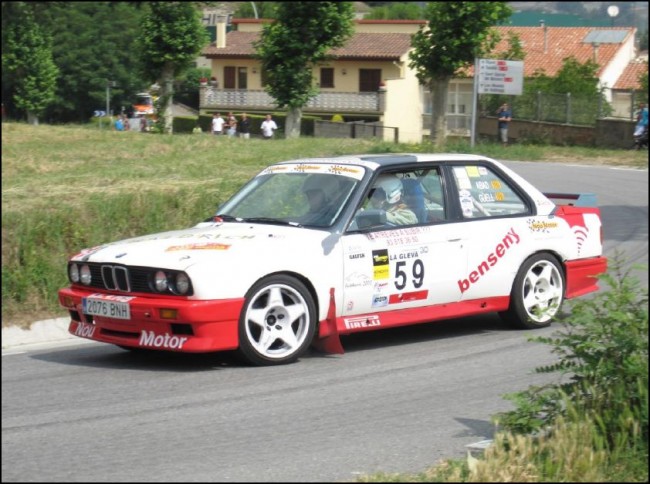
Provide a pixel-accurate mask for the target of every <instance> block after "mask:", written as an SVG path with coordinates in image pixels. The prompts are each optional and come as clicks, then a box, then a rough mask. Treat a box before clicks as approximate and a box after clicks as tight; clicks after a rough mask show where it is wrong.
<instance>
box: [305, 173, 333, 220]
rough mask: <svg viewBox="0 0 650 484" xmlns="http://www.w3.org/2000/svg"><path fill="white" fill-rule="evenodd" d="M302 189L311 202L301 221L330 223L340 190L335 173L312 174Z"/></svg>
mask: <svg viewBox="0 0 650 484" xmlns="http://www.w3.org/2000/svg"><path fill="white" fill-rule="evenodd" d="M302 191H303V193H304V194H305V197H306V198H307V202H308V203H309V209H308V211H307V213H305V214H304V215H303V216H302V217H300V220H299V222H300V223H303V224H307V225H329V224H330V222H331V219H330V218H329V217H331V214H332V213H333V212H332V210H334V207H333V202H334V201H335V199H336V196H337V194H338V191H339V182H338V180H337V177H336V176H334V175H325V174H312V175H309V176H308V177H307V179H306V180H305V183H304V184H303V186H302Z"/></svg>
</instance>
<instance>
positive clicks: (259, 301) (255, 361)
mask: <svg viewBox="0 0 650 484" xmlns="http://www.w3.org/2000/svg"><path fill="white" fill-rule="evenodd" d="M316 326H317V320H316V306H315V304H314V300H313V298H312V296H311V294H310V292H309V291H308V290H307V288H306V287H305V285H304V284H303V283H301V282H300V281H298V280H297V279H295V278H294V277H290V276H286V275H275V276H270V277H267V278H265V279H262V280H260V281H259V282H257V283H256V284H255V285H253V287H251V289H250V290H249V291H248V292H247V293H246V298H245V302H244V307H243V308H242V312H241V315H240V318H239V348H238V354H239V356H240V357H241V358H242V359H243V360H244V361H246V362H247V363H250V364H252V365H256V366H271V365H283V364H288V363H293V362H295V361H296V360H297V359H298V358H300V356H302V355H303V354H304V353H305V351H307V349H308V348H309V346H310V345H311V343H312V339H313V338H314V334H315V333H316Z"/></svg>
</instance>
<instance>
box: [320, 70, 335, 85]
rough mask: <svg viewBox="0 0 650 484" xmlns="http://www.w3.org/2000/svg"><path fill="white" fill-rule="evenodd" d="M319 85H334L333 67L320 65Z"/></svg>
mask: <svg viewBox="0 0 650 484" xmlns="http://www.w3.org/2000/svg"><path fill="white" fill-rule="evenodd" d="M320 87H334V69H333V68H332V67H321V69H320Z"/></svg>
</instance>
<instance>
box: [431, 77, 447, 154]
mask: <svg viewBox="0 0 650 484" xmlns="http://www.w3.org/2000/svg"><path fill="white" fill-rule="evenodd" d="M448 89H449V78H448V77H445V78H443V79H433V80H432V81H431V83H430V84H429V90H430V91H431V104H432V106H431V142H432V143H433V144H434V145H435V146H440V147H441V146H443V145H444V144H445V141H446V139H447V122H446V121H447V118H446V116H445V113H446V112H447V91H448Z"/></svg>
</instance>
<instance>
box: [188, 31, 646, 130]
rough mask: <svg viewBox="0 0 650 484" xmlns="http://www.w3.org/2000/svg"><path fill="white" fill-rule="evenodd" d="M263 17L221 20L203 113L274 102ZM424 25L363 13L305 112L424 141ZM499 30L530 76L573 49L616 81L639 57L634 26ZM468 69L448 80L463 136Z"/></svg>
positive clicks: (325, 68)
mask: <svg viewBox="0 0 650 484" xmlns="http://www.w3.org/2000/svg"><path fill="white" fill-rule="evenodd" d="M264 22H268V20H263V19H262V20H258V19H232V24H233V29H232V30H231V31H230V32H226V25H225V23H224V22H221V23H218V24H217V35H216V42H215V43H213V44H211V45H210V46H208V47H206V48H205V49H204V50H203V55H204V56H205V57H206V58H207V59H209V60H210V61H211V63H212V65H211V67H212V75H213V76H214V77H216V78H217V80H218V86H206V87H202V88H201V93H200V106H199V107H200V111H201V113H203V114H209V113H212V112H215V111H222V112H223V111H240V112H241V111H247V112H249V113H266V112H268V111H270V110H274V109H275V105H274V100H273V98H271V97H270V96H269V95H268V94H267V93H266V92H265V91H264V73H263V72H261V69H260V64H259V61H258V60H256V59H255V58H254V48H253V43H254V42H255V41H256V40H258V39H259V36H260V32H261V30H262V26H263V24H264ZM424 26H426V22H425V21H423V20H356V21H355V32H354V34H353V35H352V37H351V38H350V39H349V40H348V42H347V43H346V44H345V45H344V46H343V47H341V48H339V49H335V50H333V51H332V52H331V54H332V55H333V58H332V60H330V61H328V62H324V63H322V64H320V65H318V66H317V67H316V68H315V69H314V71H313V74H314V83H315V84H316V85H317V86H318V87H319V90H320V93H319V95H318V96H317V97H316V98H314V99H313V100H312V101H310V102H309V104H308V105H307V106H305V107H304V109H303V112H304V114H313V115H319V116H322V117H323V118H324V119H329V118H330V117H331V116H333V115H334V114H339V115H342V116H343V117H344V119H346V118H352V119H364V120H365V121H368V122H372V121H375V122H377V123H380V124H381V125H383V126H385V127H396V128H399V140H400V141H402V142H420V141H422V139H423V137H427V136H428V135H429V126H430V116H431V101H430V96H429V93H428V92H427V91H426V90H425V88H424V87H423V86H421V85H420V84H419V82H418V80H417V78H416V76H415V71H414V70H413V69H410V68H409V66H408V64H409V57H408V54H409V51H410V50H411V36H412V35H413V34H414V33H415V32H417V31H418V30H419V29H420V28H421V27H424ZM497 30H498V31H499V32H500V34H501V36H502V40H501V42H500V43H499V44H498V45H497V46H496V48H495V50H494V52H493V53H494V55H496V56H498V53H499V52H503V51H505V50H507V48H508V43H507V38H508V36H509V35H510V33H515V34H517V35H518V36H519V38H520V41H521V43H522V45H523V49H524V51H525V52H526V57H525V59H524V76H531V75H532V74H533V73H534V72H537V71H540V70H543V71H544V72H546V74H548V75H550V76H553V75H555V74H556V73H557V71H558V70H559V69H560V68H561V67H562V62H563V60H564V59H565V58H566V57H569V56H574V57H575V58H576V59H577V60H578V61H580V62H585V61H586V60H587V59H593V60H595V61H596V62H598V63H599V65H600V66H601V68H600V70H599V73H598V76H599V79H600V82H601V84H602V85H603V86H605V87H609V88H611V87H613V86H614V84H615V83H616V81H617V80H618V78H619V77H620V76H621V74H622V72H623V71H624V70H625V67H626V66H627V65H628V64H629V62H630V60H631V59H633V58H634V34H635V31H636V29H634V28H623V27H619V28H591V27H547V26H544V25H541V26H539V27H508V26H503V27H497ZM469 71H470V73H469V77H464V78H463V77H459V78H457V79H453V80H452V82H451V83H450V86H449V96H448V106H447V130H448V132H449V133H455V134H459V135H462V136H467V135H468V134H469V128H470V126H471V118H472V106H473V102H472V101H473V77H472V72H471V71H472V69H470V70H469ZM346 120H347V119H346ZM384 135H385V137H386V139H391V137H392V132H391V133H387V131H386V130H385V131H384Z"/></svg>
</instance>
